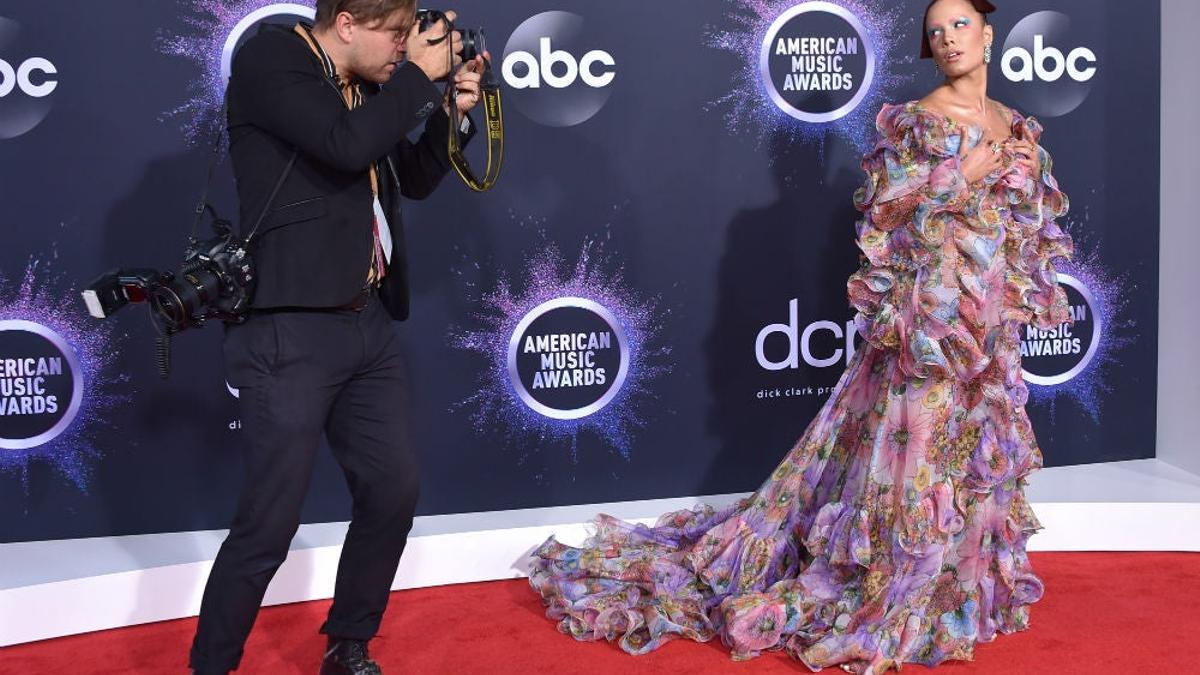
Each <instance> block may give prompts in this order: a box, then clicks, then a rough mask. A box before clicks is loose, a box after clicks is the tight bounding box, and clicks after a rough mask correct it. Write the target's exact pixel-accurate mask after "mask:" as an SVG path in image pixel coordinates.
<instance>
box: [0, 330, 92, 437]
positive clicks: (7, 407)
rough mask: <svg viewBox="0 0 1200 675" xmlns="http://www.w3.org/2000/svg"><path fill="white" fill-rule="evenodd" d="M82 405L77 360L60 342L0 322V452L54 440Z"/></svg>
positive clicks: (51, 334) (48, 332) (47, 333)
mask: <svg viewBox="0 0 1200 675" xmlns="http://www.w3.org/2000/svg"><path fill="white" fill-rule="evenodd" d="M82 399H83V374H82V371H81V370H80V368H79V360H78V358H77V357H76V355H75V350H73V349H72V348H71V346H70V345H68V344H67V342H66V340H64V339H63V338H62V336H60V335H59V334H58V333H55V332H54V331H52V330H50V329H49V328H47V327H45V326H43V325H41V324H37V323H33V322H32V321H21V320H6V321H0V449H2V450H24V449H27V448H33V447H37V446H39V445H45V444H46V443H49V442H50V441H52V440H54V439H55V438H57V437H58V436H59V435H60V434H62V433H63V432H64V431H66V430H67V427H69V426H71V422H72V421H74V420H75V415H76V414H77V413H78V412H79V405H80V402H81V401H82Z"/></svg>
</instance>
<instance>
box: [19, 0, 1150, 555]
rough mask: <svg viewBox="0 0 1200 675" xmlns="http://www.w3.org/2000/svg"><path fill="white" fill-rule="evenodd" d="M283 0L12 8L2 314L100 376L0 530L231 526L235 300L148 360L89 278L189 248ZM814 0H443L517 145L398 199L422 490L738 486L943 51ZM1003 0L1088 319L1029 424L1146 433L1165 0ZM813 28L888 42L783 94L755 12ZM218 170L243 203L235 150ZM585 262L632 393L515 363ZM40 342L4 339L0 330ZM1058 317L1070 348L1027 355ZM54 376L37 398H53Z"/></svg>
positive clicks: (906, 18) (824, 364) (71, 532)
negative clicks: (489, 64)
mask: <svg viewBox="0 0 1200 675" xmlns="http://www.w3.org/2000/svg"><path fill="white" fill-rule="evenodd" d="M271 4H272V3H269V2H262V1H255V0H227V1H221V0H194V1H193V0H166V1H163V2H155V3H132V2H117V3H94V2H82V1H78V0H57V1H55V2H46V3H18V4H16V6H13V4H12V3H9V4H8V5H6V6H5V7H4V8H3V9H2V10H0V17H2V18H0V61H2V63H0V172H2V174H0V176H2V177H0V204H3V207H2V210H0V224H2V228H3V230H2V231H3V233H4V234H3V246H0V338H4V336H5V335H6V334H9V337H12V336H13V335H15V334H16V332H18V329H20V327H21V326H23V325H24V324H17V323H12V322H16V321H29V322H33V323H35V324H40V325H45V326H49V327H50V328H51V329H53V330H52V331H51V332H53V333H54V334H57V335H60V336H62V337H63V339H64V340H65V342H66V343H68V346H69V347H70V350H73V351H74V352H76V353H77V357H78V360H79V363H78V364H77V370H78V371H79V372H80V373H81V374H82V375H83V376H84V377H83V379H78V380H76V381H75V382H76V384H77V385H78V386H79V387H80V388H81V391H82V397H81V402H80V405H79V408H78V410H77V411H75V412H74V413H71V416H70V417H69V422H68V423H67V427H69V428H66V430H65V431H62V433H60V434H59V435H57V436H55V437H54V438H49V439H47V440H46V441H45V442H43V443H41V444H38V445H34V446H33V447H25V448H16V447H12V446H14V445H20V443H15V442H13V443H9V444H8V446H6V447H0V514H3V517H2V518H0V542H11V541H26V540H44V539H57V538H70V537H85V536H104V535H123V534H137V533H151V532H167V531H182V530H195V529H215V528H221V527H225V526H227V524H228V520H229V518H230V516H231V514H232V510H233V507H234V499H235V495H236V492H237V489H238V487H239V485H240V480H241V466H240V463H239V452H240V449H241V447H242V444H243V443H244V438H243V437H242V435H241V432H240V431H239V430H238V428H237V427H238V423H237V419H236V418H237V412H236V401H235V399H234V397H233V392H231V391H230V390H229V389H228V388H227V386H226V384H225V382H224V380H223V377H222V371H221V363H220V333H221V329H220V327H219V326H209V327H206V328H205V329H203V330H200V331H194V332H190V333H187V334H184V335H183V336H181V337H180V338H178V339H177V340H176V343H175V368H174V373H173V375H172V377H171V379H170V380H167V381H161V380H159V379H158V377H157V375H156V372H155V367H154V362H153V358H152V355H153V354H152V352H153V336H154V334H153V331H152V330H151V328H150V326H149V323H148V321H147V318H146V314H145V308H144V307H133V308H130V309H126V310H124V311H123V312H122V313H120V314H119V315H118V316H117V317H116V318H114V319H112V320H110V321H107V322H99V321H96V320H93V319H90V318H89V317H87V315H86V311H85V310H84V307H83V304H82V302H81V301H80V300H79V295H78V291H79V290H80V288H81V287H82V286H83V285H84V284H85V283H86V282H87V281H88V280H89V279H90V278H91V277H92V276H94V275H95V274H97V273H99V272H101V271H103V270H105V269H107V268H109V267H113V266H118V265H123V266H153V267H159V268H161V269H169V268H170V267H172V266H173V265H177V264H178V261H179V259H180V255H181V251H182V247H183V244H184V241H185V238H186V235H187V230H188V227H189V226H190V215H191V209H192V206H193V203H194V200H195V198H196V196H197V194H198V192H199V189H200V187H201V184H202V179H203V174H204V168H205V163H206V158H207V149H206V145H207V144H208V143H209V136H207V135H206V133H207V130H208V129H209V126H207V123H208V121H209V120H211V117H212V115H213V113H214V110H215V108H214V106H215V105H216V98H217V97H216V96H215V94H214V92H216V91H219V82H220V77H221V74H220V55H221V53H222V51H223V49H224V48H225V43H226V41H227V40H228V39H229V37H230V35H231V34H232V33H234V32H235V28H237V26H238V23H239V22H240V21H241V20H242V19H243V18H244V17H246V16H249V15H250V14H251V13H252V12H253V11H255V10H258V9H260V8H262V7H264V6H267V5H271ZM277 4H280V5H282V4H283V3H277ZM300 4H304V3H303V2H301V3H300ZM804 4H808V3H803V2H800V1H799V0H793V1H791V2H779V1H771V0H742V1H735V0H703V1H694V0H693V1H689V2H681V1H663V2H651V3H646V2H634V1H632V0H611V1H610V2H605V3H596V2H584V1H581V0H559V1H558V2H555V3H546V2H543V1H541V0H508V1H506V2H503V3H496V2H483V1H481V0H463V2H461V3H460V6H459V7H456V8H455V9H457V10H458V11H459V12H460V16H461V22H460V23H461V24H462V25H465V26H482V27H484V28H485V29H486V32H487V36H488V39H489V42H490V47H491V50H492V52H493V54H494V57H495V59H494V60H495V62H496V66H497V69H498V70H501V71H503V72H501V77H503V78H504V79H505V92H504V95H505V97H506V99H505V102H506V123H507V152H506V157H505V160H506V164H505V167H504V173H503V175H502V178H501V182H500V185H499V187H497V188H496V189H495V190H493V191H492V192H490V193H487V194H484V195H475V194H472V193H469V192H468V191H467V190H466V188H465V187H464V186H463V185H462V184H461V183H459V182H458V180H457V178H456V177H455V176H453V175H451V176H450V177H448V178H447V180H446V182H445V183H444V184H443V186H442V187H441V189H440V190H439V191H438V192H437V194H435V195H434V196H433V197H432V198H430V199H429V200H427V201H425V202H423V203H420V204H416V203H409V204H408V207H407V223H408V233H409V235H408V236H409V239H410V241H409V249H410V251H411V252H412V253H411V257H412V279H413V283H414V287H415V297H414V304H413V311H412V319H411V320H410V321H408V322H406V323H404V324H397V327H396V329H397V331H399V332H400V334H401V336H402V339H403V342H404V345H405V351H406V354H407V356H408V360H409V371H410V375H411V406H410V410H408V411H407V413H406V414H409V415H411V416H412V419H413V420H414V426H415V434H416V439H417V442H418V443H419V446H420V452H421V456H422V461H423V468H422V479H423V485H424V488H423V494H422V499H421V503H420V513H422V514H443V513H458V512H471V511H485V510H497V509H513V508H524V507H540V506H554V505H565V504H584V503H595V502H605V501H618V500H632V499H646V498H659V497H673V496H682V495H698V494H716V493H729V492H741V491H749V490H752V489H754V488H755V487H756V486H757V485H758V483H759V482H760V481H761V480H762V479H763V478H764V477H765V476H766V475H767V474H768V473H769V472H770V470H771V469H772V467H774V465H775V464H776V462H777V461H778V460H779V459H780V458H781V457H782V456H783V454H784V453H785V452H786V451H787V450H788V449H789V448H790V447H791V444H792V442H793V441H794V439H796V438H797V437H798V436H799V435H800V434H801V432H802V431H803V429H804V428H805V426H806V425H807V423H808V421H809V420H810V419H811V417H812V415H813V414H814V413H815V412H816V410H817V409H818V408H819V406H820V405H821V403H822V402H823V401H824V400H825V395H826V394H827V390H828V387H830V386H832V385H833V384H834V383H835V382H836V380H837V377H838V375H839V374H840V373H841V369H842V368H843V367H844V365H845V362H846V360H847V358H848V353H849V349H852V347H853V337H852V336H849V337H848V336H847V321H848V320H849V319H850V318H851V312H850V310H849V309H848V305H847V302H846V299H845V280H846V277H847V276H848V275H849V274H850V273H851V272H852V271H853V270H854V268H855V266H856V263H857V249H856V248H855V246H854V243H853V231H854V227H853V226H854V222H855V218H856V212H855V211H854V209H853V208H852V205H851V195H852V193H853V191H854V189H855V188H856V187H857V186H858V185H859V184H860V182H861V178H862V176H861V171H860V169H859V166H858V162H859V158H860V157H861V155H862V153H863V151H864V150H865V148H866V147H867V145H866V144H868V143H869V142H870V141H871V140H872V132H873V129H872V127H871V124H872V122H873V118H874V114H875V112H876V111H877V110H878V107H879V105H880V104H881V103H882V102H884V101H902V100H910V99H914V98H919V97H920V96H921V95H923V94H924V93H925V92H927V91H928V90H929V89H931V88H932V87H933V86H934V85H935V84H936V82H937V76H936V75H935V73H934V72H933V67H932V63H931V62H929V61H920V60H918V59H916V58H915V56H916V52H917V48H918V39H919V29H920V11H921V10H922V9H923V7H924V5H925V3H924V2H923V1H922V0H907V1H906V2H903V3H894V2H884V1H883V0H878V1H876V2H872V1H871V0H853V1H852V0H845V1H838V2H835V3H833V5H835V6H837V7H842V8H845V9H846V10H847V13H848V14H849V15H850V16H852V17H854V18H855V19H856V22H845V21H844V20H841V19H836V18H830V17H837V16H838V14H837V13H831V14H829V16H827V17H826V18H825V20H824V21H825V23H812V24H807V25H805V24H802V23H793V24H791V25H786V24H787V22H786V21H785V22H783V23H780V24H776V19H777V18H778V17H780V16H783V15H784V13H785V12H787V11H788V10H790V9H791V8H793V7H795V6H800V5H804ZM1003 5H1004V7H1003V9H1002V11H1000V12H997V13H996V14H995V15H993V23H994V26H995V35H996V43H995V44H996V47H997V49H996V50H995V54H996V59H995V60H994V61H993V64H992V66H991V89H992V95H993V96H994V97H995V98H998V99H999V100H1001V101H1004V102H1006V103H1008V104H1010V105H1012V106H1013V107H1015V108H1016V109H1018V110H1020V111H1022V112H1024V113H1026V114H1033V115H1035V116H1037V117H1039V119H1041V121H1042V122H1043V124H1044V126H1045V127H1046V134H1045V136H1044V139H1043V144H1044V146H1045V147H1046V148H1047V149H1048V150H1049V151H1050V153H1051V154H1052V155H1053V156H1054V158H1055V174H1056V176H1057V178H1058V180H1059V182H1060V184H1061V185H1062V187H1063V189H1064V190H1065V192H1066V193H1067V194H1068V195H1069V196H1070V197H1071V200H1072V209H1071V215H1070V216H1069V217H1068V218H1067V219H1066V223H1067V225H1068V228H1069V231H1070V232H1071V233H1072V234H1073V235H1074V236H1075V238H1076V242H1077V247H1078V249H1079V256H1078V257H1077V260H1076V262H1075V263H1073V264H1072V265H1071V266H1068V267H1066V268H1064V269H1065V271H1066V272H1067V274H1068V275H1069V276H1070V278H1071V279H1072V280H1073V284H1074V285H1072V286H1071V287H1070V289H1069V290H1070V292H1071V297H1072V304H1073V306H1074V307H1075V309H1076V311H1077V312H1078V313H1079V314H1080V318H1081V321H1079V322H1077V324H1076V327H1075V328H1074V329H1073V332H1072V334H1071V335H1070V336H1053V335H1052V336H1037V335H1030V336H1029V337H1030V349H1031V354H1032V355H1031V356H1030V359H1029V362H1028V363H1027V369H1028V370H1029V371H1030V379H1031V382H1033V384H1031V388H1032V389H1033V400H1032V401H1031V402H1030V412H1031V416H1032V417H1033V421H1034V426H1035V429H1036V431H1037V433H1038V438H1039V440H1040V442H1041V444H1042V447H1043V450H1044V452H1045V456H1046V460H1047V464H1048V465H1066V464H1078V463H1090V462H1105V461H1114V460H1124V459H1134V458H1142V457H1150V456H1153V454H1154V436H1155V370H1156V361H1157V355H1156V343H1157V334H1156V330H1157V329H1156V326H1157V312H1158V308H1157V297H1158V293H1157V283H1158V257H1157V250H1158V231H1159V230H1158V218H1159V216H1158V190H1159V180H1158V166H1159V164H1158V148H1159V127H1158V119H1159V115H1158V107H1159V61H1158V59H1159V50H1158V44H1159V9H1158V3H1157V2H1146V3H1124V2H1114V1H1108V0H1105V1H1100V2H1097V1H1095V0H1012V1H1011V2H1005V3H1003ZM296 11H298V10H297V9H295V8H290V9H289V8H288V7H275V8H274V9H273V10H268V11H267V12H266V13H274V14H276V16H275V17H274V18H273V19H272V20H289V21H290V20H291V19H290V18H283V17H281V16H279V15H278V14H279V12H283V13H284V14H287V13H288V12H296ZM839 20H841V21H843V23H837V22H838V21H839ZM797 21H801V20H797ZM855 23H857V24H858V26H857V28H856V27H855ZM806 30H807V31H817V30H828V31H833V32H837V31H841V32H842V33H846V34H853V35H856V36H858V37H860V38H861V39H862V41H861V45H862V48H863V49H867V50H870V52H871V54H872V57H873V61H874V64H873V70H872V73H871V81H870V82H869V83H868V82H866V76H867V72H866V67H865V66H864V64H863V63H861V62H862V61H865V59H859V60H857V61H854V62H853V63H851V65H850V66H849V68H850V70H852V71H853V73H852V78H851V79H852V80H853V81H852V82H851V89H849V90H848V91H849V93H851V94H853V93H857V91H858V88H860V87H866V89H867V91H866V93H865V94H864V96H863V97H862V98H861V101H860V102H859V103H858V104H857V108H855V109H853V110H851V111H849V112H848V113H846V115H845V116H843V117H840V118H838V119H836V120H829V121H805V120H802V119H799V118H798V117H797V116H796V114H794V113H797V110H795V109H794V110H791V111H790V112H789V111H788V110H786V109H785V106H786V105H788V104H787V103H786V101H785V103H784V105H781V104H779V103H776V102H775V101H774V100H773V98H772V97H771V96H770V90H771V89H772V88H773V87H774V86H775V85H774V84H773V83H772V82H771V81H770V80H764V79H763V78H762V77H761V75H760V73H761V68H760V50H761V47H762V44H763V41H764V39H765V38H766V33H767V32H768V31H776V32H779V33H780V34H783V33H788V32H789V31H791V32H792V33H796V32H797V31H798V32H799V33H803V32H804V31H806ZM847 31H850V33H847ZM235 38H236V35H235ZM236 41H237V40H236V39H235V40H233V42H234V43H236ZM1056 55H1057V56H1056ZM549 62H557V63H549ZM5 66H7V67H5ZM533 83H536V84H537V85H538V86H532V84H533ZM842 98H845V96H842ZM838 100H841V99H838ZM822 105H825V106H826V107H828V106H829V105H830V103H829V100H828V99H821V98H820V97H817V98H811V99H810V100H808V101H807V102H805V103H803V104H800V107H804V106H809V107H811V108H812V109H814V110H815V109H819V108H821V106H822ZM839 105H840V104H839ZM793 107H794V106H793ZM480 149H481V148H480V147H476V148H473V149H472V153H473V157H474V158H475V160H476V161H480V156H479V154H478V153H479V151H480ZM213 201H214V203H215V205H216V206H217V207H218V209H219V210H221V211H223V212H226V213H229V214H232V213H234V212H235V208H234V207H235V203H234V201H233V196H232V178H231V176H230V175H229V173H228V169H227V167H222V169H221V170H220V171H219V172H218V177H217V184H216V187H215V194H214V197H213ZM547 251H557V266H556V264H555V262H554V261H553V260H550V261H548V260H547V257H548V255H549V254H548V253H547ZM581 260H582V262H581ZM506 289H507V290H508V291H510V295H508V296H505V295H504V294H503V291H505V290H506ZM585 296H587V298H586V299H591V300H593V301H595V302H596V303H597V304H598V305H600V306H603V307H604V308H605V309H607V310H609V312H608V317H609V319H610V320H611V321H610V325H612V324H617V326H616V327H617V328H620V330H621V331H623V333H624V340H623V344H625V346H626V347H627V348H628V349H627V351H626V353H624V354H614V355H612V356H611V358H609V357H606V358H609V363H610V365H611V366H612V367H611V369H610V371H611V372H610V381H609V382H608V383H607V384H606V386H607V387H610V388H612V387H616V388H617V390H618V391H617V393H616V394H615V395H614V396H613V397H612V398H611V400H610V401H609V402H602V405H600V408H601V409H600V410H599V411H598V412H594V413H592V414H589V415H584V416H583V417H576V418H574V419H571V418H570V417H571V415H569V414H563V415H559V416H557V417H555V416H554V415H547V414H543V413H544V411H543V412H539V411H538V410H535V409H534V408H533V407H531V405H530V404H529V402H528V401H527V400H526V399H525V398H523V397H522V396H521V395H520V392H519V391H518V390H519V389H521V388H522V385H518V384H517V383H514V382H513V381H511V380H510V379H509V378H508V375H507V371H506V364H505V362H504V355H505V353H506V350H507V348H508V343H509V339H510V338H511V337H512V331H513V326H514V325H515V324H516V323H517V322H519V321H520V320H521V319H522V318H525V317H526V316H528V315H529V314H528V311H527V310H529V309H531V308H532V307H534V306H535V305H537V304H540V302H541V301H546V300H551V299H553V298H555V297H585ZM506 298H507V300H506ZM560 318H562V317H560ZM569 319H570V317H566V318H564V319H562V320H569ZM609 319H606V320H609ZM597 320H598V319H597ZM4 321H8V322H10V323H8V324H4V323H3V322H4ZM568 323H569V321H568ZM6 326H7V328H6ZM5 331H7V333H6V332H5ZM1062 340H1065V341H1064V342H1060V341H1062ZM24 344H26V343H25V342H20V341H17V340H11V339H10V340H7V341H6V340H5V339H0V348H3V349H7V350H8V351H7V352H4V353H0V362H2V361H3V360H4V359H16V358H21V354H17V353H16V352H15V351H13V350H17V351H19V350H20V349H22V348H23V347H21V345H24ZM47 344H49V343H47ZM1055 345H1066V347H1067V349H1066V350H1065V351H1066V352H1067V353H1065V354H1054V355H1053V356H1041V355H1040V353H1041V350H1043V349H1058V348H1057V347H1055ZM48 348H49V347H48ZM793 352H794V353H793ZM622 359H624V361H623V362H624V364H625V369H626V376H625V378H624V380H623V381H622V382H620V383H616V382H614V381H612V380H613V378H612V375H613V374H615V372H616V371H617V370H619V367H618V366H616V365H615V364H617V363H618V362H620V361H621V360H622ZM0 372H2V371H0ZM10 379H11V378H10ZM64 381H65V380H64ZM1039 383H1040V384H1039ZM63 386H65V385H63ZM584 393H585V394H586V392H584ZM62 396H63V397H65V398H69V394H63V395H62ZM585 397H586V396H585ZM59 407H60V408H64V409H63V410H58V411H57V412H55V413H44V414H46V415H51V418H47V426H48V425H49V424H50V423H52V422H54V421H56V420H57V419H59V418H61V417H62V416H63V415H64V414H67V413H70V411H69V410H65V408H66V407H67V406H66V405H65V403H62V404H61V405H60V406H59ZM55 416H57V417H55ZM0 423H3V424H5V425H8V427H7V431H5V432H4V433H0V436H5V434H8V435H9V436H12V435H19V434H18V431H19V430H17V427H15V426H13V425H14V424H16V416H15V415H9V416H7V418H0ZM347 518H348V497H347V495H346V490H345V488H344V485H343V479H342V476H341V472H340V470H339V469H338V467H337V465H336V464H335V463H334V462H333V460H332V458H331V457H330V456H329V454H328V452H323V453H322V457H321V460H320V461H319V463H318V465H317V470H316V472H315V475H314V477H313V482H312V491H311V494H310V498H309V500H308V502H307V505H306V508H305V521H306V522H317V521H335V520H344V519H347Z"/></svg>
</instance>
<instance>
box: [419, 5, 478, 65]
mask: <svg viewBox="0 0 1200 675" xmlns="http://www.w3.org/2000/svg"><path fill="white" fill-rule="evenodd" d="M439 21H445V22H446V26H447V27H448V28H449V30H450V31H455V30H457V31H458V32H459V33H461V34H462V51H461V52H459V53H458V55H459V56H460V57H462V60H463V61H470V60H471V59H473V58H475V57H476V56H479V55H480V54H482V53H484V52H485V51H487V44H486V42H485V40H484V37H483V29H482V28H455V27H454V23H453V22H451V21H450V19H448V18H447V17H446V13H445V12H444V11H442V10H440V9H418V10H417V22H418V23H419V24H420V26H421V32H422V33H424V32H425V31H427V30H429V29H430V28H433V26H434V25H435V24H437V23H438V22H439ZM438 42H440V40H439V41H438Z"/></svg>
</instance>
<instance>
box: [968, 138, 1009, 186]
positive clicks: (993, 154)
mask: <svg viewBox="0 0 1200 675" xmlns="http://www.w3.org/2000/svg"><path fill="white" fill-rule="evenodd" d="M963 138H964V141H963V142H962V143H961V144H959V150H958V170H959V171H960V172H962V175H963V178H966V180H967V185H974V184H975V183H978V182H979V181H981V180H983V179H984V178H986V177H987V176H988V174H990V173H992V172H993V171H997V170H999V169H1001V168H1003V166H1004V148H1003V147H1002V146H1001V144H1000V142H999V141H997V140H995V139H991V138H984V139H983V140H981V141H980V142H979V145H976V146H975V147H974V148H971V149H970V150H968V149H967V146H968V145H970V144H969V143H967V142H966V141H965V138H966V132H964V133H963Z"/></svg>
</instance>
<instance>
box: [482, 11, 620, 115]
mask: <svg viewBox="0 0 1200 675" xmlns="http://www.w3.org/2000/svg"><path fill="white" fill-rule="evenodd" d="M583 25H584V21H583V17H582V16H579V15H578V14H572V13H571V12H559V11H553V12H542V13H541V14H537V15H535V16H533V17H530V18H529V19H526V20H525V22H524V23H522V24H521V25H520V26H517V29H516V30H515V31H513V34H512V36H511V37H510V38H509V39H508V44H507V45H505V47H504V60H503V62H502V63H501V66H500V72H501V75H502V76H503V77H504V81H505V83H507V84H508V86H509V87H512V88H513V89H514V90H515V91H514V92H513V95H512V97H511V98H512V100H513V102H514V103H515V104H516V106H517V108H518V109H519V110H520V111H521V112H523V113H524V114H525V115H526V116H527V117H529V118H530V119H532V120H533V121H535V122H538V123H539V124H544V125H546V126H551V127H570V126H575V125H576V124H582V123H583V122H586V121H588V120H589V119H591V118H592V117H594V116H595V115H596V113H598V112H600V109H601V108H603V107H604V104H605V103H607V102H608V99H609V97H610V96H611V95H612V89H611V85H612V83H613V80H615V79H616V76H617V73H616V66H617V62H616V59H614V58H613V55H612V54H611V53H609V52H608V51H605V50H603V49H596V48H595V45H594V44H590V43H589V42H588V40H587V38H586V37H585V36H584V35H583Z"/></svg>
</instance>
